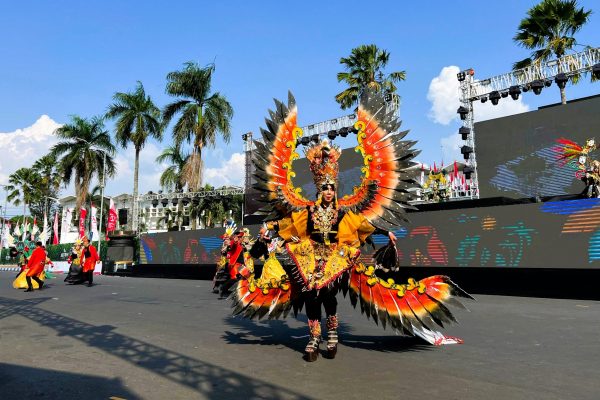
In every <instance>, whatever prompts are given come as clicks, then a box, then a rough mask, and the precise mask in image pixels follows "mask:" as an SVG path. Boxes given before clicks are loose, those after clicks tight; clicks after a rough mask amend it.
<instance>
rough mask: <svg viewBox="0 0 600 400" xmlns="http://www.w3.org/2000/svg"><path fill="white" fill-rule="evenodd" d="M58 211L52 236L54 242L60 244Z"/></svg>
mask: <svg viewBox="0 0 600 400" xmlns="http://www.w3.org/2000/svg"><path fill="white" fill-rule="evenodd" d="M58 243H59V240H58V211H57V212H55V213H54V237H53V238H52V244H58Z"/></svg>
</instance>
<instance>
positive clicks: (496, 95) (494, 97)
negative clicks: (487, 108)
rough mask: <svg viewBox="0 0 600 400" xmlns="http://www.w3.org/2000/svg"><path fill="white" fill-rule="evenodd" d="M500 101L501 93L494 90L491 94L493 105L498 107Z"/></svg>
mask: <svg viewBox="0 0 600 400" xmlns="http://www.w3.org/2000/svg"><path fill="white" fill-rule="evenodd" d="M507 95H508V94H507ZM504 97H506V96H504ZM499 100H500V92H498V91H497V90H494V91H493V92H492V93H490V101H491V102H492V104H493V105H495V106H497V105H498V101H499Z"/></svg>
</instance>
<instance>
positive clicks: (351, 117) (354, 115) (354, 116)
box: [348, 114, 356, 119]
mask: <svg viewBox="0 0 600 400" xmlns="http://www.w3.org/2000/svg"><path fill="white" fill-rule="evenodd" d="M348 118H350V119H354V118H356V114H350V115H348Z"/></svg>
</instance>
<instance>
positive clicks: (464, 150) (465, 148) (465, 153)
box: [460, 146, 473, 160]
mask: <svg viewBox="0 0 600 400" xmlns="http://www.w3.org/2000/svg"><path fill="white" fill-rule="evenodd" d="M472 152H473V149H472V148H471V147H469V146H463V147H461V148H460V153H461V154H462V155H463V156H464V157H465V160H468V159H469V154H471V153H472Z"/></svg>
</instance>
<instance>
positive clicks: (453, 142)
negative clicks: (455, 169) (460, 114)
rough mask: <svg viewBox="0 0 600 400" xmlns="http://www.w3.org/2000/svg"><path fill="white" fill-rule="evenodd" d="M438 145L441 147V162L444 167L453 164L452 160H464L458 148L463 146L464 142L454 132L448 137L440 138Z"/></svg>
mask: <svg viewBox="0 0 600 400" xmlns="http://www.w3.org/2000/svg"><path fill="white" fill-rule="evenodd" d="M440 143H441V145H442V160H444V162H445V163H446V165H448V164H450V163H451V162H454V160H456V161H462V160H464V157H463V155H462V154H461V153H460V148H461V147H462V146H464V145H465V142H464V140H462V138H461V136H460V135H459V134H458V132H455V133H453V134H452V135H450V136H448V137H444V138H441V139H440Z"/></svg>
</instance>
